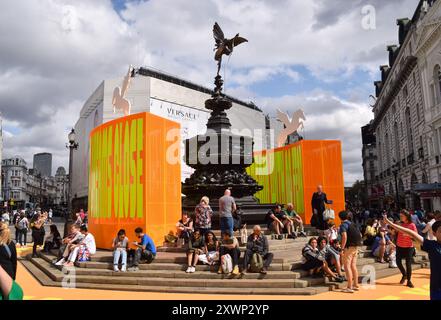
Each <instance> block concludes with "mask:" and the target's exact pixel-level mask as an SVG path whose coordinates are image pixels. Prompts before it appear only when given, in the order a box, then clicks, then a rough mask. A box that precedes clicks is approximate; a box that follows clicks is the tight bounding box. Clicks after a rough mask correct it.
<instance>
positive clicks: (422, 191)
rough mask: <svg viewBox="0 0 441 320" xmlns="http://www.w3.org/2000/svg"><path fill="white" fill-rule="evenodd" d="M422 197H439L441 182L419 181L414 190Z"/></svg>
mask: <svg viewBox="0 0 441 320" xmlns="http://www.w3.org/2000/svg"><path fill="white" fill-rule="evenodd" d="M413 191H415V192H416V193H418V194H419V195H420V197H421V198H423V199H430V198H436V197H441V183H419V184H416V185H415V187H414V190H413Z"/></svg>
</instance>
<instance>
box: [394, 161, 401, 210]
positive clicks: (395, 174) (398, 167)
mask: <svg viewBox="0 0 441 320" xmlns="http://www.w3.org/2000/svg"><path fill="white" fill-rule="evenodd" d="M399 170H400V165H399V163H398V162H397V161H396V160H394V164H393V166H392V173H393V174H394V178H395V206H396V207H397V210H400V208H399V206H400V196H399V193H398V172H399Z"/></svg>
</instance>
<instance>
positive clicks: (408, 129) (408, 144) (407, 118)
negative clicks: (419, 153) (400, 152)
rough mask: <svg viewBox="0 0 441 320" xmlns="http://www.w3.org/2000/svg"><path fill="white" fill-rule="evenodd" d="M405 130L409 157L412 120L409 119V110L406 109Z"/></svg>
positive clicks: (411, 151)
mask: <svg viewBox="0 0 441 320" xmlns="http://www.w3.org/2000/svg"><path fill="white" fill-rule="evenodd" d="M406 128H407V148H408V150H409V155H410V154H412V153H413V149H414V148H413V132H412V119H411V118H410V110H409V108H406Z"/></svg>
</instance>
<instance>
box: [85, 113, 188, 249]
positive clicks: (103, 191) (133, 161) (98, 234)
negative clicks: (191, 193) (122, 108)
mask: <svg viewBox="0 0 441 320" xmlns="http://www.w3.org/2000/svg"><path fill="white" fill-rule="evenodd" d="M89 163H90V171H89V229H90V232H91V233H92V234H93V235H94V236H95V239H96V243H97V247H98V248H101V249H110V248H111V244H112V239H113V238H114V237H115V236H116V233H117V232H118V230H119V229H125V230H126V233H127V236H128V237H129V240H130V241H131V242H133V241H136V240H138V239H135V233H134V230H135V229H136V228H137V227H141V228H143V229H144V231H145V232H146V233H147V234H148V235H150V236H151V237H152V239H153V241H154V242H155V244H156V245H162V243H163V241H164V236H165V235H166V234H168V233H169V232H170V231H171V230H173V231H175V229H176V228H175V225H176V222H177V221H178V220H179V219H180V217H181V160H180V125H179V124H178V123H176V122H173V121H170V120H167V119H164V118H161V117H158V116H155V115H153V114H150V113H139V114H135V115H131V116H126V117H123V118H119V119H117V120H114V121H111V122H108V123H105V124H103V125H101V126H99V127H97V128H96V129H94V130H93V131H92V133H91V135H90V161H89Z"/></svg>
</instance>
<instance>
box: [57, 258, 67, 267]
mask: <svg viewBox="0 0 441 320" xmlns="http://www.w3.org/2000/svg"><path fill="white" fill-rule="evenodd" d="M65 262H66V260H64V258H62V259H61V260H59V261H58V262H56V263H55V265H56V266H62V265H63V264H64V263H65Z"/></svg>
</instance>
